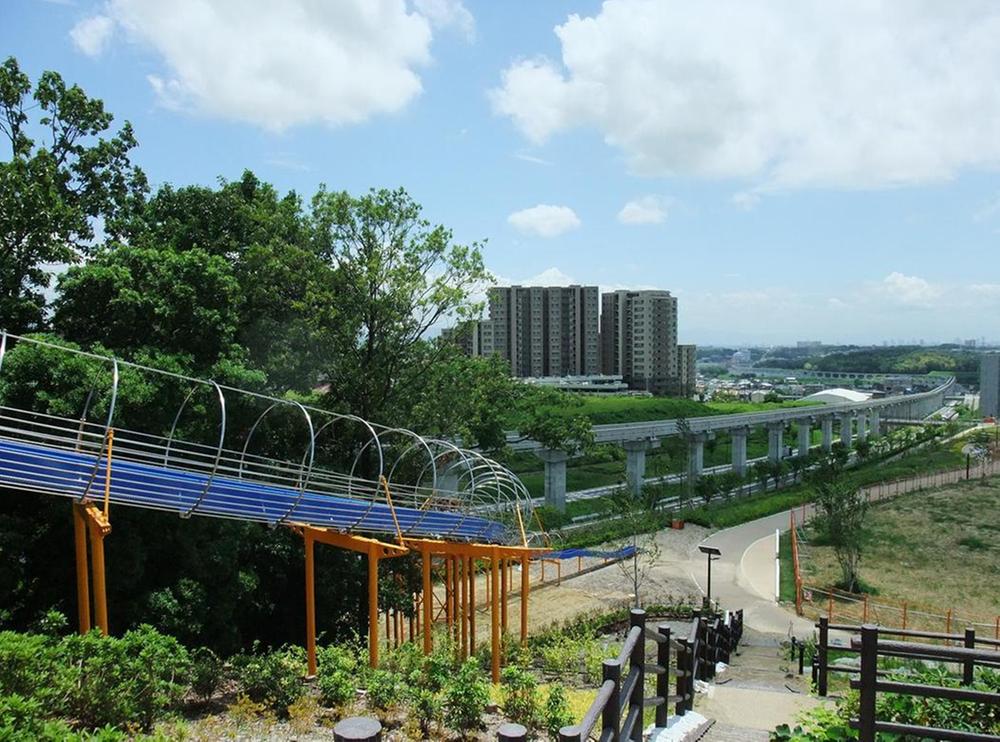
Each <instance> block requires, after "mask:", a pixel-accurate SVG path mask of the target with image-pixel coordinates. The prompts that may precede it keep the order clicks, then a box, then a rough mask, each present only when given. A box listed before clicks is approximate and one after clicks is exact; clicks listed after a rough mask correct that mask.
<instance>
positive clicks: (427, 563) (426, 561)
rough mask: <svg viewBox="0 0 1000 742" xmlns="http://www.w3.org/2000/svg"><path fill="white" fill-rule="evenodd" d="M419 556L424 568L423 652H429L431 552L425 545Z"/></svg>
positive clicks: (431, 646)
mask: <svg viewBox="0 0 1000 742" xmlns="http://www.w3.org/2000/svg"><path fill="white" fill-rule="evenodd" d="M420 558H421V560H422V562H423V570H424V574H423V578H424V625H423V629H424V654H430V653H431V652H432V651H433V648H434V647H433V645H432V641H433V640H432V638H431V626H432V625H433V623H434V589H433V586H432V585H431V553H430V552H429V551H428V550H427V548H426V547H424V548H423V549H421V552H420Z"/></svg>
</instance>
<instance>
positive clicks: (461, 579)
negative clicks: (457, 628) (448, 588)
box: [455, 557, 469, 660]
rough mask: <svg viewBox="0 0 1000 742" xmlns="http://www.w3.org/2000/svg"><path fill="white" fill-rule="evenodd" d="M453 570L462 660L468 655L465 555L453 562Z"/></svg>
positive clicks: (467, 597)
mask: <svg viewBox="0 0 1000 742" xmlns="http://www.w3.org/2000/svg"><path fill="white" fill-rule="evenodd" d="M455 570H456V573H457V574H458V585H459V595H460V596H461V598H460V599H461V604H460V606H459V610H458V615H459V620H460V621H461V622H462V651H461V655H462V659H463V660H464V659H465V658H466V657H468V656H469V613H468V608H469V589H468V583H469V581H468V580H467V579H466V578H465V572H466V570H465V557H462V558H460V559H459V560H458V561H457V562H455Z"/></svg>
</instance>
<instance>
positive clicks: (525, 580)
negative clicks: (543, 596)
mask: <svg viewBox="0 0 1000 742" xmlns="http://www.w3.org/2000/svg"><path fill="white" fill-rule="evenodd" d="M529 567H530V562H529V561H528V557H526V556H523V557H521V644H527V643H528V593H529V592H530V591H531V584H530V579H531V573H530V571H529Z"/></svg>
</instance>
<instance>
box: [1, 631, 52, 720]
mask: <svg viewBox="0 0 1000 742" xmlns="http://www.w3.org/2000/svg"><path fill="white" fill-rule="evenodd" d="M55 646H56V643H55V642H54V641H53V640H52V639H50V638H49V637H46V636H39V635H37V634H19V633H17V632H14V631H3V632H0V694H2V695H5V696H7V695H18V696H21V697H22V698H35V699H37V700H39V701H42V702H44V700H45V698H44V697H45V695H46V692H47V691H51V689H52V686H53V684H54V675H55V672H56V667H57V666H58V663H57V662H55V659H54V656H53V655H54V653H55Z"/></svg>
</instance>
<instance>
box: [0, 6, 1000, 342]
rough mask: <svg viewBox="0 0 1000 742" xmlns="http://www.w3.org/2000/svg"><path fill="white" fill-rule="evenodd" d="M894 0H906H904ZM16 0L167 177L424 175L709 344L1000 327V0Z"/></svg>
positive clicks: (550, 268)
mask: <svg viewBox="0 0 1000 742" xmlns="http://www.w3.org/2000/svg"><path fill="white" fill-rule="evenodd" d="M885 6H888V7H885ZM833 7H834V6H830V5H829V4H827V3H823V2H815V3H810V2H802V3H789V2H778V1H777V0H775V2H761V3H754V4H747V3H742V2H738V1H737V0H729V1H725V0H719V1H718V2H715V3H706V4H695V3H679V2H667V1H664V2H650V1H649V0H609V2H606V3H603V4H602V3H597V2H576V3H570V2H558V1H556V0H548V1H547V2H503V3H501V2H486V1H483V2H471V1H470V2H466V3H465V4H464V5H463V4H462V3H460V2H457V0H413V2H410V3H404V2H403V0H342V1H341V2H336V3H327V2H321V1H320V0H287V1H286V2H282V3H273V2H267V1H266V0H244V1H243V2H235V0H229V1H227V0H172V2H170V3H164V2H159V1H158V0H99V1H98V2H93V1H91V0H61V1H60V2H54V1H52V0H49V1H43V0H3V3H2V6H0V42H2V47H0V51H2V52H3V54H4V56H6V55H7V54H13V55H14V56H16V57H17V58H18V60H19V61H20V63H21V65H22V67H23V68H24V69H26V70H27V71H28V72H29V74H31V75H32V77H35V76H37V74H38V73H39V72H41V71H42V70H45V69H55V70H58V71H59V72H61V73H62V74H63V76H64V77H65V78H67V80H69V81H72V82H77V83H79V84H80V85H81V86H83V87H84V89H85V90H86V91H87V92H88V93H89V94H91V95H93V96H96V97H100V98H102V99H103V100H104V101H105V103H106V106H107V108H108V109H109V110H110V111H112V112H114V113H115V115H116V117H117V119H118V120H119V121H121V120H124V119H128V120H130V121H131V122H132V124H133V126H134V127H135V130H136V133H137V136H138V139H139V142H140V147H139V148H138V150H137V151H136V154H135V159H136V160H137V161H138V162H139V164H140V165H141V166H142V167H143V168H144V169H145V171H146V172H147V174H148V176H149V178H150V180H151V182H152V183H154V184H159V183H167V182H169V183H174V184H185V183H212V182H214V181H215V179H216V178H217V177H219V176H222V177H226V178H236V177H238V176H239V174H240V172H241V171H242V170H243V169H244V168H250V169H252V170H254V171H255V172H256V173H257V174H258V175H260V176H261V177H262V178H264V179H266V180H269V181H271V182H273V183H275V184H276V185H277V186H278V187H279V188H281V189H283V190H284V189H295V190H297V191H299V192H300V193H302V194H304V195H305V196H307V197H308V196H309V195H310V194H311V193H312V192H314V191H315V189H316V187H317V186H318V184H320V183H326V184H327V185H328V186H329V187H331V188H337V189H341V188H344V189H348V190H351V191H355V192H358V191H363V190H365V189H367V188H369V187H372V186H392V187H394V186H400V185H401V186H404V187H406V188H407V189H408V190H409V191H410V193H411V194H412V195H413V196H414V197H415V198H416V199H417V200H418V201H420V202H421V203H423V204H424V206H425V210H426V213H427V215H428V217H429V218H431V219H432V220H434V221H437V222H441V223H444V224H446V225H448V226H450V227H452V228H453V229H454V231H455V235H456V239H458V240H459V241H472V240H478V239H488V245H487V247H486V258H487V264H488V265H489V267H490V268H491V270H492V271H493V272H494V273H495V274H496V275H497V276H498V277H500V278H501V279H502V280H504V281H509V282H544V283H566V282H569V281H575V282H578V283H588V284H598V285H600V286H602V287H607V288H612V287H613V288H618V287H657V288H665V289H669V290H671V291H673V292H674V293H675V294H677V295H678V297H679V299H680V336H681V339H682V340H683V341H685V342H695V343H699V344H718V343H750V342H765V343H771V342H785V341H794V340H796V339H806V338H809V339H812V338H818V339H823V340H825V341H828V342H881V341H883V340H899V341H909V340H913V339H924V340H926V341H928V342H931V341H937V340H945V341H951V340H953V339H955V338H958V337H961V338H972V337H976V338H978V337H981V336H986V337H987V338H1000V321H998V320H997V317H998V316H1000V255H998V249H997V248H998V243H1000V179H998V177H997V170H998V167H1000V128H998V127H997V126H996V122H997V121H998V120H1000V88H998V86H997V84H996V75H997V71H998V70H1000V45H998V44H996V39H997V38H1000V6H998V5H997V4H995V3H990V2H978V1H974V0H968V1H964V0H963V1H962V2H957V3H948V4H945V3H900V4H873V3H869V2H863V1H862V0H858V1H857V2H845V3H843V4H838V6H837V8H836V10H832V9H831V8H833Z"/></svg>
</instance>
